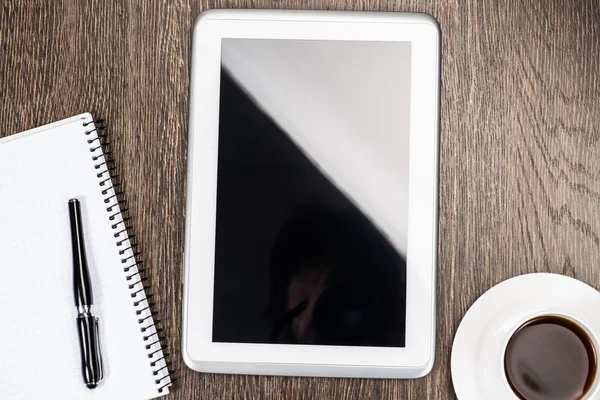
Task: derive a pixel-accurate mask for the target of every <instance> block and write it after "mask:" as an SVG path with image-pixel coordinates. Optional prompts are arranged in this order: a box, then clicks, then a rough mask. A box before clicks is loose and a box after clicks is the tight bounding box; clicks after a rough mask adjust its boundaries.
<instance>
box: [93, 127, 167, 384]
mask: <svg viewBox="0 0 600 400" xmlns="http://www.w3.org/2000/svg"><path fill="white" fill-rule="evenodd" d="M103 122H104V121H103V120H102V119H98V120H95V121H94V120H87V121H86V122H83V126H84V127H86V128H87V127H88V126H90V125H91V126H90V128H87V129H86V132H85V134H86V136H87V137H88V139H87V143H88V144H89V145H90V152H91V153H92V160H93V161H94V163H95V164H94V169H95V170H96V177H97V178H98V183H99V186H100V190H101V193H102V196H104V203H105V204H106V212H107V213H108V219H109V221H110V223H111V229H112V230H113V231H114V235H113V236H114V238H115V243H116V245H117V247H118V249H119V256H120V257H121V263H122V264H123V271H124V272H125V279H126V281H127V285H128V289H129V290H130V291H131V298H132V300H133V307H134V308H135V310H136V316H137V317H138V323H139V324H140V326H141V328H140V331H141V332H142V339H143V341H144V342H145V347H146V350H147V351H148V358H149V364H150V368H151V369H152V375H153V376H154V379H155V383H156V385H157V390H158V392H159V393H162V392H163V391H164V390H165V388H167V387H169V386H171V385H172V384H173V383H174V382H175V381H176V379H175V378H174V376H173V374H174V371H173V370H171V369H169V368H170V367H171V363H169V362H167V357H168V355H169V354H168V353H166V350H167V346H166V344H164V343H165V338H164V337H163V336H160V333H161V332H162V329H161V328H159V327H158V326H159V324H160V320H156V319H154V317H155V316H156V315H157V314H158V313H157V312H156V311H154V310H153V308H154V306H155V303H153V302H151V301H150V299H151V298H152V297H153V295H152V294H146V293H147V292H148V290H149V289H150V286H149V285H146V284H145V283H147V281H148V280H149V277H148V276H146V270H145V268H144V267H143V266H142V265H143V261H142V260H138V259H137V257H138V256H139V255H140V254H141V252H140V251H139V247H140V246H139V245H138V243H137V242H136V241H135V238H136V235H135V234H133V227H132V225H131V216H129V215H128V211H129V209H128V208H127V205H126V200H125V197H124V194H123V185H122V184H121V182H119V181H118V178H119V175H118V174H117V173H116V170H117V168H116V166H115V161H114V158H113V157H112V151H110V149H109V148H108V146H109V145H110V142H109V141H108V138H107V134H106V133H105V128H106V127H105V126H104V125H103Z"/></svg>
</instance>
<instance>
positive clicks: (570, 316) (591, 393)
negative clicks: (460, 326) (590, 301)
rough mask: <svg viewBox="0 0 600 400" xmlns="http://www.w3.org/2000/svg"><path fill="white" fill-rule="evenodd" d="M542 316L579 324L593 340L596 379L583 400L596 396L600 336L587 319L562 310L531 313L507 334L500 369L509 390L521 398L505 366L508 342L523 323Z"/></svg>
mask: <svg viewBox="0 0 600 400" xmlns="http://www.w3.org/2000/svg"><path fill="white" fill-rule="evenodd" d="M541 317H560V318H565V319H567V320H569V321H571V322H573V323H574V324H576V325H578V326H579V327H580V328H581V329H583V330H584V331H585V333H586V334H587V336H588V338H589V339H590V341H591V342H592V349H593V350H594V358H595V361H596V371H595V374H594V379H593V380H592V386H591V387H590V389H589V390H588V391H587V393H585V395H584V396H583V397H582V398H581V400H591V399H593V398H595V395H597V394H598V392H599V389H600V371H599V369H600V359H599V354H600V353H599V351H600V338H598V336H597V335H596V333H595V332H594V331H592V330H591V329H590V327H589V325H588V324H587V323H586V322H585V321H583V320H581V319H580V318H578V317H577V316H575V315H574V314H571V313H566V312H562V311H539V312H535V313H531V314H529V315H528V316H526V317H524V318H521V319H520V320H519V322H518V323H516V324H515V326H514V327H513V328H512V329H511V330H510V333H509V334H508V335H507V337H506V339H505V340H504V343H503V344H502V357H501V359H500V364H501V365H500V366H501V368H500V370H501V371H502V378H503V381H504V385H505V386H506V387H507V388H508V390H509V391H510V392H511V393H513V394H514V395H515V398H517V399H518V398H520V397H519V395H518V394H517V393H516V392H515V391H514V390H513V388H512V386H511V385H510V383H509V382H508V377H507V376H506V368H505V360H506V350H507V348H508V343H509V342H510V340H511V339H512V337H513V336H514V335H515V333H516V332H517V331H518V330H519V329H520V328H521V327H522V326H523V325H525V324H526V323H527V322H529V321H531V320H534V319H536V318H541Z"/></svg>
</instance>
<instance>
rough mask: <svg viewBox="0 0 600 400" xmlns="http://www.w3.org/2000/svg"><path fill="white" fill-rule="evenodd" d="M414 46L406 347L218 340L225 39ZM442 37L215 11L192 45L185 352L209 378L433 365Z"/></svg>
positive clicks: (396, 21) (315, 18) (294, 15)
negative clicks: (217, 230)
mask: <svg viewBox="0 0 600 400" xmlns="http://www.w3.org/2000/svg"><path fill="white" fill-rule="evenodd" d="M224 38H254V39H257V38H263V39H300V40H349V41H401V42H406V41H409V42H411V44H412V51H411V88H412V89H411V110H410V120H411V123H410V155H409V160H410V161H409V219H408V244H407V245H408V251H407V260H406V261H407V308H406V347H404V348H393V347H354V346H320V345H283V344H255V343H248V344H246V343H215V342H213V341H212V321H213V310H212V304H213V295H214V256H215V247H214V244H215V225H216V215H215V210H216V192H217V155H218V152H217V143H218V123H219V82H220V70H221V40H222V39H224ZM439 53H440V33H439V28H438V25H437V23H436V22H435V20H434V19H433V18H431V17H429V16H427V15H424V14H408V13H368V12H329V11H328V12H318V11H272V10H269V11H264V10H263V11H260V10H213V11H209V12H205V13H203V14H201V16H200V17H199V18H198V20H197V22H196V25H195V28H194V36H193V42H192V65H191V85H190V86H191V87H190V122H189V152H188V180H187V190H188V192H187V218H186V237H185V240H186V242H185V256H184V277H185V279H184V298H183V329H182V347H183V348H182V353H183V358H184V360H185V362H186V364H187V365H188V366H189V367H190V368H192V369H194V370H198V371H202V372H218V373H245V374H269V375H271V374H273V375H304V376H364V377H397V378H412V377H418V376H422V375H425V374H426V373H428V372H429V370H430V369H431V367H432V366H433V359H434V345H435V277H436V256H437V186H438V138H439V134H438V129H439V68H440V61H439Z"/></svg>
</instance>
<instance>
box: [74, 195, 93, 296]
mask: <svg viewBox="0 0 600 400" xmlns="http://www.w3.org/2000/svg"><path fill="white" fill-rule="evenodd" d="M69 217H70V219H71V242H72V247H73V293H74V296H75V297H74V299H75V306H76V307H80V306H90V305H92V304H93V302H94V299H93V297H94V296H93V294H92V284H91V282H90V273H89V270H88V264H87V256H86V254H85V242H84V239H83V224H82V219H81V207H80V204H79V201H78V200H77V199H72V200H70V201H69Z"/></svg>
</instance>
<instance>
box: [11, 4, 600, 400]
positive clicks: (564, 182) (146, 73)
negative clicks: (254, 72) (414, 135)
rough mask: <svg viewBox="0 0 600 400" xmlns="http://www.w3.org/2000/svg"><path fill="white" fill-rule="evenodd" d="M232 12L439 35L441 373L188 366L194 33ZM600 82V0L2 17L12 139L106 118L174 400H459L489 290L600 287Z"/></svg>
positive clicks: (83, 10) (171, 7) (107, 7)
mask: <svg viewBox="0 0 600 400" xmlns="http://www.w3.org/2000/svg"><path fill="white" fill-rule="evenodd" d="M224 7H246V8H248V7H258V8H269V7H271V8H307V9H352V10H386V11H421V12H427V13H430V14H432V15H433V16H435V17H436V18H437V20H438V21H439V23H440V26H441V29H442V38H443V48H442V60H443V62H442V80H443V84H442V91H441V93H442V98H441V100H442V123H441V147H440V156H441V167H440V224H439V242H440V246H439V267H438V271H439V272H438V277H439V281H438V296H437V299H438V312H437V318H438V324H437V329H438V333H437V349H436V358H437V361H436V364H435V368H434V370H433V372H432V373H431V374H430V375H429V376H428V377H426V378H423V379H418V380H412V381H397V380H368V379H364V380H361V379H307V378H273V377H245V376H223V375H205V374H199V373H195V372H192V371H191V370H189V369H188V368H187V367H185V365H184V364H183V361H182V359H181V351H180V348H179V347H180V329H181V295H182V290H181V289H182V255H183V237H184V215H185V214H184V212H185V187H186V175H185V174H186V156H187V150H186V147H187V117H188V104H189V101H188V100H189V96H188V89H189V88H188V86H189V70H190V68H189V63H190V39H191V29H192V24H193V22H194V19H195V17H196V16H197V15H198V14H199V13H200V12H201V11H202V10H204V9H208V8H224ZM599 75H600V3H599V2H598V0H577V1H545V0H544V1H541V0H539V1H535V0H534V1H513V2H504V1H480V0H454V1H439V0H423V1H418V0H389V1H385V0H377V1H376V0H357V1H351V0H347V1H342V0H322V1H318V0H311V1H304V0H289V1H283V0H281V1H277V0H273V1H266V0H264V1H261V0H245V1H244V0H239V1H189V0H169V1H144V2H141V1H140V2H139V3H134V2H123V1H114V2H113V1H78V0H72V1H58V0H57V1H51V2H46V1H44V2H39V3H34V2H24V1H21V0H15V1H6V0H5V1H3V2H2V5H0V136H5V135H9V134H13V133H16V132H19V131H22V130H25V129H29V128H33V127H35V126H37V125H41V124H45V123H48V122H51V121H54V120H58V119H61V118H65V117H68V116H71V115H73V114H76V113H80V112H84V111H86V110H90V111H92V112H93V114H94V115H96V116H104V117H105V118H106V119H107V120H108V125H109V127H110V128H109V131H110V134H111V136H112V141H113V148H114V151H115V155H116V159H117V162H118V166H119V167H120V170H121V177H122V180H123V181H124V182H125V185H126V192H127V195H128V196H127V197H128V200H129V205H130V208H131V213H132V214H133V216H134V217H136V219H137V220H136V226H137V233H138V234H139V236H140V237H141V242H142V244H143V249H144V252H145V259H146V261H147V263H148V268H149V270H150V271H151V275H152V280H153V284H154V291H155V293H156V295H157V297H158V301H159V311H160V313H161V317H162V319H163V325H164V327H165V330H166V336H167V337H168V339H169V342H170V348H171V350H170V352H171V354H172V359H173V362H174V367H175V369H176V370H177V374H178V375H179V382H178V384H177V387H176V389H175V391H174V393H173V394H172V395H170V396H169V398H171V399H196V398H197V399H218V398H222V399H231V398H240V399H260V398H267V399H269V398H272V399H300V398H315V399H334V398H337V399H369V398H373V399H379V398H382V399H425V398H430V399H446V398H450V399H452V398H454V394H453V390H452V383H451V379H450V371H449V360H450V349H451V345H452V339H453V337H454V332H455V330H456V328H457V326H458V324H459V322H460V319H461V318H462V316H463V315H464V313H465V312H466V310H467V309H468V307H469V306H470V305H471V304H472V303H473V301H474V300H475V299H476V298H477V297H478V296H480V295H481V294H482V293H483V292H484V291H486V290H487V289H489V288H490V287H491V286H493V285H494V284H496V283H498V282H500V281H502V280H504V279H507V278H509V277H512V276H514V275H518V274H522V273H526V272H537V271H552V272H558V273H563V274H566V275H569V276H574V277H577V278H579V279H581V280H583V281H585V282H587V283H589V284H591V285H593V286H594V287H596V288H600V78H599ZM50 167H51V166H50ZM0 195H1V194H0Z"/></svg>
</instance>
